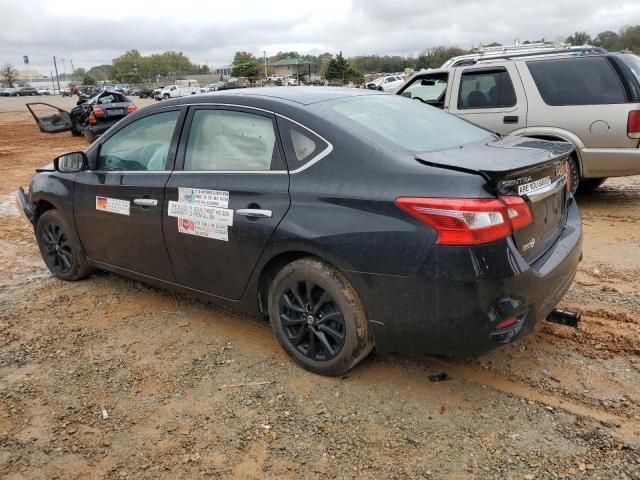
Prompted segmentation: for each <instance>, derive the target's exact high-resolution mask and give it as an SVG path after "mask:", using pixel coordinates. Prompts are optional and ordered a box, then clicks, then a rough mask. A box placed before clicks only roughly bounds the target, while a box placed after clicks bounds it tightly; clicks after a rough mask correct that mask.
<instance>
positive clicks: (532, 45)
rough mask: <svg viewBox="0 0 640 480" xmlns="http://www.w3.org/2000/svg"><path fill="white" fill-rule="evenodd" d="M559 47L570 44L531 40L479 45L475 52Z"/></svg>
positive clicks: (501, 51) (567, 46) (504, 51)
mask: <svg viewBox="0 0 640 480" xmlns="http://www.w3.org/2000/svg"><path fill="white" fill-rule="evenodd" d="M550 48H552V49H559V48H567V49H568V48H571V44H569V43H563V42H545V41H542V42H533V43H519V44H515V45H498V46H495V47H483V46H482V45H480V47H478V48H477V49H476V50H475V51H476V52H477V53H481V54H482V53H494V52H495V53H507V52H520V51H523V50H530V51H535V50H539V49H550Z"/></svg>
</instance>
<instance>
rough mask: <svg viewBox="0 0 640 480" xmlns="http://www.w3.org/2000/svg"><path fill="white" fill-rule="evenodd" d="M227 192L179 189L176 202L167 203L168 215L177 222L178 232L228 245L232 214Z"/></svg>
mask: <svg viewBox="0 0 640 480" xmlns="http://www.w3.org/2000/svg"><path fill="white" fill-rule="evenodd" d="M228 205H229V192H225V191H221V190H205V189H201V188H179V189H178V201H177V202H176V201H173V200H170V201H169V211H168V215H169V216H170V217H176V218H177V219H178V232H180V233H186V234H187V235H196V236H198V237H205V238H212V239H215V240H222V241H224V242H228V241H229V227H230V226H232V225H233V210H231V209H229V208H227V207H228Z"/></svg>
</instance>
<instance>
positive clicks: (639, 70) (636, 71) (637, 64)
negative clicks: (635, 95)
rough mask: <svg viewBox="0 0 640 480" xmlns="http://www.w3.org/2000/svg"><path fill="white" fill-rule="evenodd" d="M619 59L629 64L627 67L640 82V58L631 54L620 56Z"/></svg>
mask: <svg viewBox="0 0 640 480" xmlns="http://www.w3.org/2000/svg"><path fill="white" fill-rule="evenodd" d="M619 58H620V60H622V61H623V62H624V63H626V64H627V67H629V70H631V72H632V73H633V76H634V77H636V80H638V82H640V57H638V56H637V55H633V54H631V53H625V54H623V55H620V57H619Z"/></svg>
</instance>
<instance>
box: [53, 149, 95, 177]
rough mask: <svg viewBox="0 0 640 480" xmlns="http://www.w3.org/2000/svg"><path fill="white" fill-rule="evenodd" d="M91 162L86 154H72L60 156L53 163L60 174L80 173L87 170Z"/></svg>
mask: <svg viewBox="0 0 640 480" xmlns="http://www.w3.org/2000/svg"><path fill="white" fill-rule="evenodd" d="M88 164H89V161H88V159H87V154H86V153H84V152H71V153H65V154H64V155H61V156H59V157H58V158H56V159H55V160H54V161H53V166H54V168H55V169H56V170H57V171H59V172H60V173H74V172H80V171H82V170H85V169H86V168H87V165H88Z"/></svg>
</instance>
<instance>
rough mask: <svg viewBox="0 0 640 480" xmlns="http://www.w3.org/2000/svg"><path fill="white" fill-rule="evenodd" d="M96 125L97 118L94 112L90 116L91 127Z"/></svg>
mask: <svg viewBox="0 0 640 480" xmlns="http://www.w3.org/2000/svg"><path fill="white" fill-rule="evenodd" d="M95 124H96V116H95V114H94V113H93V112H91V113H90V114H89V125H95Z"/></svg>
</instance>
